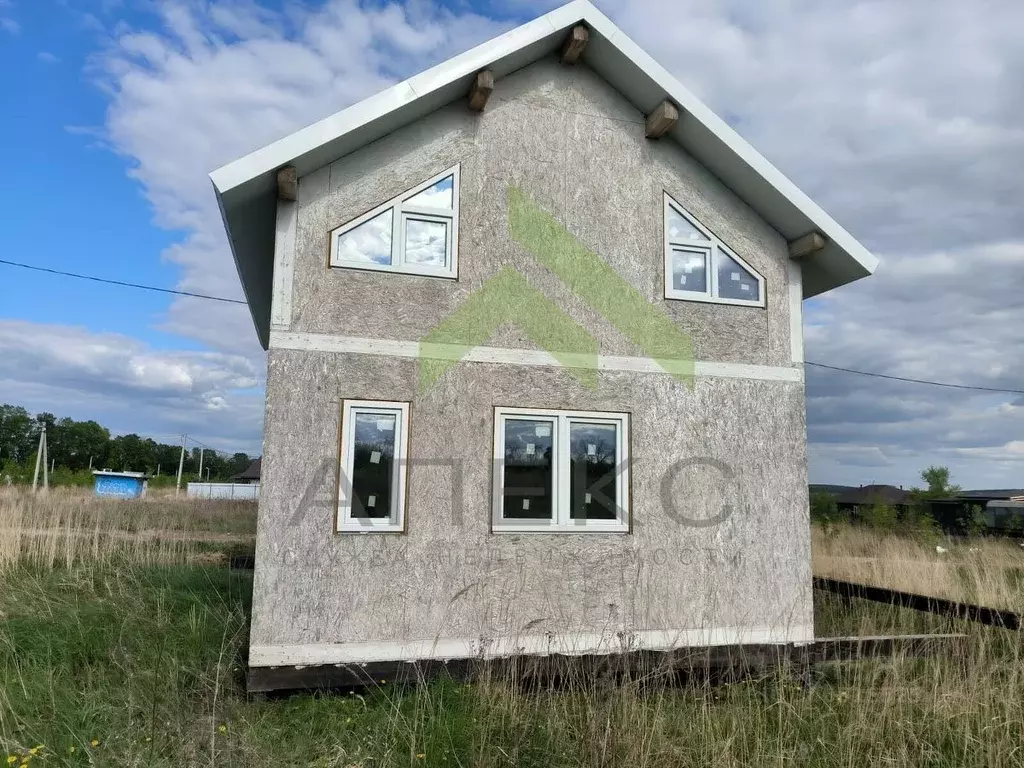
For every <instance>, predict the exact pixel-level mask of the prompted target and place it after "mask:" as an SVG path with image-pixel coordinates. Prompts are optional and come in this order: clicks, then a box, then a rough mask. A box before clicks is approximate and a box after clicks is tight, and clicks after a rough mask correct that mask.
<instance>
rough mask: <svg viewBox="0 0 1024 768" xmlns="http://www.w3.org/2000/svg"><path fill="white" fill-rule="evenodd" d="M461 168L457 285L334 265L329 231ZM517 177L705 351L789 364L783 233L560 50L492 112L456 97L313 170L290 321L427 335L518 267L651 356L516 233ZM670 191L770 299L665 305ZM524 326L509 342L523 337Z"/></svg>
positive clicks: (608, 342)
mask: <svg viewBox="0 0 1024 768" xmlns="http://www.w3.org/2000/svg"><path fill="white" fill-rule="evenodd" d="M682 119H685V117H684V118H682ZM456 163H459V164H461V171H462V193H461V196H460V206H461V217H460V226H461V229H460V239H459V279H458V281H457V282H455V281H451V280H442V279H436V278H423V277H413V276H402V277H396V276H395V275H391V274H381V273H377V272H358V271H352V270H344V271H343V270H328V269H326V264H327V259H328V247H329V240H328V233H329V232H330V230H331V229H333V228H335V227H338V226H340V225H341V224H344V223H346V222H348V221H350V220H352V219H353V218H355V217H356V216H358V215H360V214H362V213H365V212H366V211H368V210H370V209H371V208H373V207H375V206H377V205H379V204H381V203H382V202H384V201H386V200H388V199H390V198H392V197H395V196H396V195H399V194H401V193H402V192H404V191H406V190H408V189H410V188H412V187H414V186H415V185H417V184H419V183H421V182H423V181H424V180H426V179H428V178H430V177H431V176H433V175H434V174H437V173H440V172H441V171H443V170H445V169H446V168H449V167H451V166H453V165H455V164H456ZM509 184H517V185H518V186H519V187H520V188H522V189H523V190H524V191H525V192H526V193H527V194H528V195H530V197H532V198H533V200H535V201H536V202H537V203H538V204H539V205H540V206H542V207H543V208H544V209H545V210H547V211H548V213H550V214H551V215H553V216H554V217H555V218H556V219H558V221H560V222H561V223H562V224H563V225H565V227H566V228H567V229H568V230H569V231H570V232H572V233H573V235H575V236H576V237H577V238H579V240H580V241H581V242H582V243H583V244H584V245H586V246H587V247H588V248H590V249H591V250H593V251H594V252H595V253H598V254H599V255H601V256H602V257H604V258H605V259H607V261H608V262H609V263H610V264H611V265H612V266H613V267H614V268H615V269H616V271H617V272H618V273H619V274H620V275H622V277H624V278H625V279H626V280H628V281H629V282H630V283H632V284H633V286H635V287H636V288H637V289H638V290H639V291H640V292H641V293H642V294H643V295H645V296H647V297H648V298H649V299H650V300H651V301H652V302H656V303H658V304H659V305H661V306H662V307H663V308H664V310H665V311H666V312H668V313H669V314H670V315H671V316H672V317H673V318H675V319H676V320H677V322H678V323H679V325H680V327H681V328H682V329H683V330H685V331H686V332H688V333H689V334H690V335H691V336H692V338H693V342H694V347H695V356H696V359H698V360H717V361H728V362H742V363H756V364H760V365H788V364H790V346H789V298H788V294H787V291H786V285H787V283H786V262H787V260H788V251H787V247H786V243H785V241H784V240H783V238H782V237H781V236H780V235H779V234H778V233H777V232H776V231H775V230H773V229H772V228H771V227H770V226H768V224H766V223H765V222H764V221H763V220H762V219H761V218H760V217H759V216H758V215H757V214H756V213H754V211H752V210H751V209H750V208H749V207H748V206H747V205H746V204H744V203H743V202H742V201H741V200H739V198H737V197H736V196H735V195H734V194H732V193H731V192H730V191H729V190H728V189H726V188H725V187H724V186H722V184H721V183H720V182H719V181H718V180H717V179H716V178H715V177H714V176H712V175H711V174H710V173H709V172H708V171H707V169H705V168H704V167H703V166H702V165H700V164H699V163H697V162H696V161H695V160H694V159H693V158H691V157H690V156H689V155H687V154H686V153H685V152H683V151H682V150H681V149H680V148H679V145H678V144H676V143H674V142H672V141H671V140H666V141H648V140H647V139H645V138H644V117H643V115H641V114H640V113H639V112H638V111H636V110H635V109H633V107H632V106H630V105H629V104H628V103H627V102H626V101H625V99H623V98H622V96H620V95H619V94H618V93H616V92H615V91H614V90H612V89H611V88H610V87H609V86H608V85H607V84H605V83H604V81H603V80H601V79H600V78H599V77H598V76H597V75H595V74H594V73H593V72H591V71H590V70H588V69H587V68H586V67H583V66H578V67H573V68H568V67H563V66H562V65H560V64H559V63H558V62H557V61H556V60H554V59H552V60H550V61H544V62H539V63H537V64H534V65H533V66H531V67H528V68H526V69H524V70H521V71H520V72H518V73H516V74H514V75H512V76H510V77H508V78H505V79H504V80H501V81H500V83H499V84H498V85H497V86H496V87H495V90H494V93H493V95H492V96H491V99H490V101H489V102H488V104H487V108H486V110H485V111H484V112H483V113H482V114H479V115H478V114H475V113H472V112H470V111H469V110H468V109H467V108H466V106H465V104H463V103H456V104H452V105H450V106H449V107H447V108H445V109H442V110H440V111H438V112H436V113H434V114H433V115H431V116H430V117H428V118H426V119H424V120H422V121H421V122H419V123H417V124H414V125H412V126H409V127H407V128H405V129H403V130H400V131H397V132H395V133H394V134H391V135H390V136H387V137H385V138H383V139H381V140H379V141H377V142H375V143H373V144H372V145H370V146H368V147H366V148H365V149H363V150H361V151H359V152H355V153H353V154H352V155H349V156H347V157H345V158H342V159H341V160H339V161H337V162H335V163H333V164H331V165H330V166H326V167H324V168H322V169H321V170H319V171H317V172H315V173H312V174H310V175H308V176H306V177H304V178H302V179H301V181H300V184H299V219H298V230H297V233H296V260H295V275H294V287H293V307H294V319H293V323H292V330H294V331H306V332H312V333H328V334H338V335H345V336H358V337H362V338H384V339H408V340H418V339H419V338H421V337H422V336H423V335H424V334H425V333H426V332H427V331H429V330H430V329H431V328H433V327H434V326H436V325H437V324H438V323H439V322H440V321H441V320H443V319H444V318H445V317H447V316H448V315H449V314H451V312H452V310H454V309H455V308H456V307H457V306H458V305H459V303H460V302H462V301H463V300H464V299H465V297H466V296H467V295H468V294H469V293H471V292H472V291H474V290H476V289H477V288H479V287H480V285H482V284H483V282H484V281H485V280H486V279H487V278H489V277H490V276H492V275H493V274H494V272H495V271H496V270H497V269H498V268H499V267H500V266H501V265H504V264H510V265H513V266H514V267H515V268H516V269H517V270H519V271H520V272H522V273H523V274H524V275H525V276H526V277H527V278H528V279H529V280H530V282H531V283H532V284H533V285H535V286H536V287H538V288H540V289H541V290H542V291H544V293H545V294H547V295H548V296H549V297H551V298H552V299H553V300H555V301H556V302H558V303H559V305H560V306H561V307H563V308H564V309H565V310H566V311H567V312H569V313H570V314H571V315H572V316H573V317H575V318H576V319H577V320H579V321H580V322H581V323H582V324H583V325H585V326H586V327H587V328H588V330H590V331H591V333H592V334H594V335H595V336H596V337H597V338H598V339H599V341H600V343H601V352H602V354H609V355H631V354H639V350H638V349H637V347H636V346H634V345H633V344H631V343H630V342H629V341H628V340H626V339H624V338H623V337H622V336H621V335H620V334H618V333H617V332H616V331H615V330H614V329H613V328H611V327H610V326H609V324H608V323H606V322H605V321H604V320H603V319H602V318H601V317H600V315H598V314H596V313H595V312H593V311H592V310H590V309H589V308H587V307H586V305H585V304H583V303H582V302H581V301H580V300H579V299H578V298H576V297H575V296H573V294H572V293H571V292H569V291H568V289H566V288H565V286H564V285H562V283H561V282H560V281H559V280H558V279H557V278H555V277H554V276H553V275H551V274H550V273H548V272H547V271H546V270H545V269H543V268H542V267H540V266H539V265H537V264H536V263H535V261H534V260H533V259H532V258H531V257H530V255H529V254H527V253H525V252H524V251H523V249H522V248H521V247H519V246H518V245H516V244H515V243H514V242H513V241H512V239H511V237H510V236H509V232H508V221H507V200H508V186H509ZM664 192H668V193H669V194H670V195H672V196H673V197H674V198H675V199H676V200H677V201H678V202H679V203H680V204H682V205H683V206H684V207H685V208H686V209H687V210H688V211H689V212H690V213H691V214H693V215H694V216H696V217H697V219H698V220H699V221H700V222H701V223H703V224H704V225H705V226H706V227H708V228H710V229H711V230H712V231H713V232H714V233H715V234H716V235H718V236H719V237H720V238H721V239H722V240H723V241H724V242H725V243H726V244H727V245H729V246H730V247H731V248H732V249H733V250H735V251H736V252H737V253H738V254H739V255H740V256H741V257H742V258H743V259H744V260H745V261H746V262H747V263H749V264H750V265H751V266H752V267H754V268H755V269H756V270H757V271H758V272H760V273H761V274H762V275H763V276H764V278H765V281H766V284H767V297H768V308H767V309H760V308H751V307H736V306H729V305H712V304H701V303H697V302H681V301H666V300H665V298H664V294H665V289H664V246H663V243H664V239H663V238H664V229H663V216H664V208H663V204H662V200H663V193H664ZM512 336H513V337H510V338H502V339H501V344H502V345H503V346H517V343H516V341H515V338H514V334H513V335H512ZM520 343H521V344H522V345H526V344H527V343H528V342H525V341H523V342H520Z"/></svg>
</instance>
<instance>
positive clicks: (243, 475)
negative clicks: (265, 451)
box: [232, 456, 263, 480]
mask: <svg viewBox="0 0 1024 768" xmlns="http://www.w3.org/2000/svg"><path fill="white" fill-rule="evenodd" d="M262 466H263V457H262V456H260V457H259V458H258V459H256V460H255V461H254V462H252V463H251V464H250V465H249V466H248V467H246V468H245V471H244V472H240V473H238V474H237V475H235V476H234V477H233V478H232V480H259V479H260V470H261V468H262Z"/></svg>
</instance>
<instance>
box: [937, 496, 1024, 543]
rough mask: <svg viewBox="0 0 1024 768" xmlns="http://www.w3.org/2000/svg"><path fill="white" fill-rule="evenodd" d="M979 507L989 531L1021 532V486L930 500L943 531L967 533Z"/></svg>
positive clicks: (1023, 501)
mask: <svg viewBox="0 0 1024 768" xmlns="http://www.w3.org/2000/svg"><path fill="white" fill-rule="evenodd" d="M975 507H977V508H980V509H981V511H982V514H983V515H984V521H985V528H986V529H987V530H988V532H989V533H993V534H1001V533H1014V534H1021V533H1024V489H1022V488H996V489H982V490H976V491H960V492H959V493H957V494H955V495H953V496H951V497H950V498H948V499H938V500H935V501H932V502H931V514H932V517H934V518H935V520H936V521H937V522H938V524H939V525H940V526H941V527H942V530H943V531H945V532H946V533H952V534H962V533H968V532H969V531H968V527H967V522H968V521H970V520H971V518H972V517H973V508H975Z"/></svg>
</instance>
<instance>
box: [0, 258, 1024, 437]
mask: <svg viewBox="0 0 1024 768" xmlns="http://www.w3.org/2000/svg"><path fill="white" fill-rule="evenodd" d="M0 264H7V265H9V266H12V267H22V268H24V269H31V270H34V271H36V272H46V273H48V274H51V275H62V276H64V277H75V278H78V279H79V280H91V281H93V282H96V283H107V284H109V285H120V286H122V287H125V288H138V289H140V290H143V291H156V292H157V293H171V294H174V295H175V296H189V297H191V298H193V299H206V300H208V301H223V302H225V303H228V304H245V303H247V302H245V301H243V300H242V299H228V298H225V297H223V296H209V295H207V294H203V293H192V292H190V291H176V290H173V289H171V288H157V287H156V286H153V285H141V284H139V283H127V282H124V281H121V280H109V279H107V278H104V277H94V276H92V275H80V274H78V273H75V272H65V271H63V270H59V269H48V268H46V267H37V266H34V265H32V264H22V263H21V262H17V261H9V260H7V259H0ZM804 365H811V366H814V367H815V368H824V369H826V370H830V371H839V372H841V373H853V374H856V375H857V376H870V377H873V378H876V379H889V380H890V381H903V382H906V383H909V384H926V385H929V386H932V387H946V388H949V389H967V390H972V391H975V392H998V393H1004V394H1011V395H1024V390H1021V389H1000V388H998V387H977V386H972V385H970V384H950V383H948V382H944V381H932V380H930V379H911V378H907V377H904V376H890V375H889V374H887V373H874V372H872V371H858V370H855V369H853V368H841V367H840V366H837V365H825V364H824V363H815V362H812V361H810V360H807V361H806V362H805V363H804ZM192 441H193V442H195V443H196V444H198V445H202V446H203V447H204V448H209V449H210V450H211V451H215V450H216V449H215V448H210V446H208V445H203V443H200V442H199V441H198V440H195V439H194V438H192Z"/></svg>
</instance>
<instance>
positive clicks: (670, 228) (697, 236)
mask: <svg viewBox="0 0 1024 768" xmlns="http://www.w3.org/2000/svg"><path fill="white" fill-rule="evenodd" d="M764 293H765V290H764V278H763V277H761V275H759V274H758V273H757V272H755V271H754V269H753V268H752V267H751V266H750V265H749V264H747V263H746V262H745V261H743V259H741V258H740V257H739V256H737V255H736V254H735V253H734V252H733V251H732V250H730V249H729V247H728V246H727V245H726V244H725V243H723V242H722V241H721V240H719V239H718V238H717V237H715V236H714V234H712V232H711V230H709V229H706V228H705V227H704V226H703V225H701V223H700V222H698V221H697V219H695V218H694V217H693V216H691V215H690V214H689V213H687V212H686V211H685V210H684V209H683V207H682V206H681V205H679V203H677V202H676V201H675V200H673V199H672V198H671V197H669V196H668V195H667V194H666V195H665V298H666V299H684V300H688V301H708V302H713V303H717V304H741V305H745V306H752V307H763V306H764V305H765V295H764Z"/></svg>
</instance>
